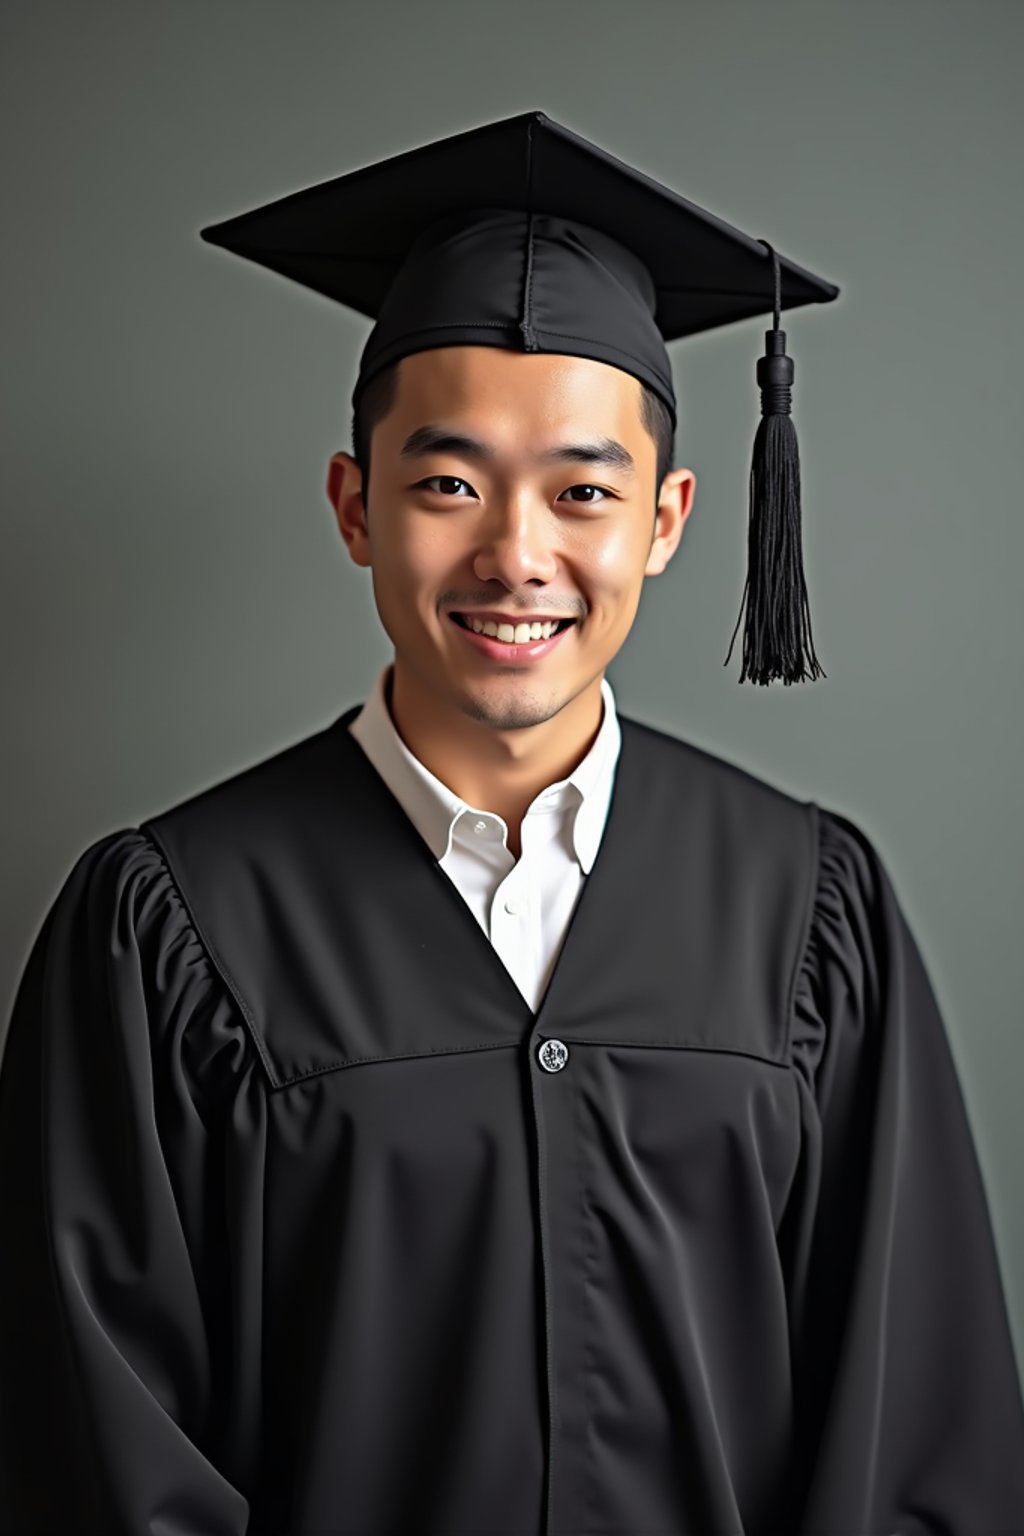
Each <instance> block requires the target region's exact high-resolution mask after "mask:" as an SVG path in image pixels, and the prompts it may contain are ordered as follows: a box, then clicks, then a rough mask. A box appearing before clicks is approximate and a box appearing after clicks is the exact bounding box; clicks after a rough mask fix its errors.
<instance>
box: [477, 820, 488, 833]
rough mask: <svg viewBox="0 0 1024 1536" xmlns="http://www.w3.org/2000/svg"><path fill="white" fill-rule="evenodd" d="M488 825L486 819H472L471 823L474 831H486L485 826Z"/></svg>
mask: <svg viewBox="0 0 1024 1536" xmlns="http://www.w3.org/2000/svg"><path fill="white" fill-rule="evenodd" d="M489 826H490V822H487V821H474V823H473V831H474V832H486V831H487V828H488V827H489Z"/></svg>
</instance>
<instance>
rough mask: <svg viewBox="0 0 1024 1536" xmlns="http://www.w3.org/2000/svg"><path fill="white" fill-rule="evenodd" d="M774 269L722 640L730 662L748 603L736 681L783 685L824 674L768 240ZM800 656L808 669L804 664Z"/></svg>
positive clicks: (789, 379) (788, 366)
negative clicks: (736, 573)
mask: <svg viewBox="0 0 1024 1536" xmlns="http://www.w3.org/2000/svg"><path fill="white" fill-rule="evenodd" d="M761 244H762V245H764V246H767V248H768V251H769V253H770V254H771V258H772V262H773V266H774V274H775V315H774V322H775V323H774V328H773V329H772V330H770V331H766V332H765V337H764V340H765V356H764V357H761V358H759V359H758V363H757V382H758V385H759V386H760V390H761V420H760V421H759V423H758V426H757V432H756V434H755V437H754V452H753V458H752V461H751V466H750V515H749V520H748V525H747V580H746V583H745V585H744V588H743V598H742V599H741V601H740V617H739V618H737V620H736V629H734V630H733V632H732V640H730V642H729V655H728V656H727V657H726V658H725V662H724V665H725V666H728V665H729V657H731V656H732V647H733V641H735V639H736V630H738V629H739V626H740V618H742V616H743V604H744V602H746V601H747V598H748V596H749V602H748V603H747V622H746V625H745V627H744V631H743V669H742V671H741V672H740V679H739V680H740V682H741V683H742V682H743V680H744V678H745V677H749V678H750V680H751V682H753V683H760V684H762V685H767V684H768V683H770V682H771V681H772V679H773V678H781V680H782V681H783V682H784V683H785V684H786V685H787V687H788V685H789V684H790V683H798V682H801V681H802V680H803V679H804V678H806V679H808V681H811V682H813V680H814V679H815V678H816V677H826V676H827V673H826V672H825V671H824V669H823V668H822V667H821V665H820V664H819V662H818V658H817V657H816V656H815V654H814V641H813V639H812V637H811V614H810V607H809V605H808V601H807V584H806V582H805V580H804V567H803V552H802V550H801V544H800V455H799V451H798V448H797V440H796V428H795V427H794V426H793V420H792V417H791V415H790V409H791V399H792V384H793V359H792V358H791V357H787V356H786V333H785V331H781V330H780V329H779V311H780V308H781V302H780V300H781V292H780V290H781V281H780V275H779V258H778V256H777V255H776V253H775V251H774V250H773V249H772V247H771V246H770V245H768V242H767V240H762V241H761ZM805 649H806V659H807V660H808V661H809V662H810V670H809V671H808V670H806V669H805V666H804V662H805Z"/></svg>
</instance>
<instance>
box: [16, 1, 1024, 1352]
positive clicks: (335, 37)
mask: <svg viewBox="0 0 1024 1536" xmlns="http://www.w3.org/2000/svg"><path fill="white" fill-rule="evenodd" d="M2 30H3V37H2V39H0V44H2V52H3V57H4V66H3V73H4V78H3V81H2V87H3V90H2V101H3V108H2V111H3V119H4V121H3V130H4V131H3V134H2V144H3V151H2V152H3V155H4V182H3V188H4V215H5V228H6V233H5V238H4V241H3V246H2V263H3V269H4V270H3V295H4V300H5V314H4V354H5V357H4V361H5V366H4V368H3V389H4V410H3V417H2V432H3V445H2V446H3V457H2V463H3V505H4V521H3V529H4V545H5V548H4V560H3V576H2V590H0V623H2V637H0V638H2V651H0V654H2V665H3V673H4V675H3V687H4V695H3V723H4V732H3V738H4V739H3V745H2V750H3V775H4V787H5V790H6V793H5V794H4V795H3V796H2V797H0V805H2V815H3V823H4V825H3V829H2V830H3V838H4V856H3V868H4V879H3V901H4V903H5V906H4V911H3V916H2V921H3V932H4V948H3V961H2V964H3V976H2V978H0V983H2V988H0V989H2V991H3V993H4V1003H5V1007H4V1011H3V1021H4V1023H5V1024H6V1020H7V1017H8V1011H9V1004H10V1002H11V1001H12V1000H13V993H14V988H15V984H16V980H17V977H18V974H19V973H20V969H21V966H22V964H23V962H24V959H25V956H26V955H27V952H28V948H29V944H30V942H31V940H32V938H33V937H34V934H35V932H36V930H37V928H38V926H39V924H40V922H41V921H42V916H43V913H44V911H45V909H46V907H47V905H48V904H49V903H50V901H51V900H52V899H53V897H54V896H55V895H56V892H57V890H58V889H59V887H60V885H61V884H62V883H63V880H64V878H65V877H66V875H67V873H68V871H69V869H70V866H71V864H72V862H73V861H74V859H75V858H76V857H77V856H78V854H79V853H80V852H81V851H82V850H83V849H84V848H85V846H86V845H87V844H88V843H91V842H92V841H93V840H94V839H96V838H98V837H99V836H101V835H102V834H104V833H105V832H107V831H110V830H113V829H115V828H117V827H120V826H125V825H133V824H136V823H137V822H138V821H139V820H140V819H141V818H143V817H144V816H146V815H150V814H154V813H155V812H156V811H158V810H159V809H161V808H163V807H164V806H166V805H169V804H171V803H173V802H174V801H175V800H177V799H179V798H183V797H184V796H185V795H187V794H189V793H192V792H194V791H197V790H199V789H201V788H203V787H204V786H206V785H208V784H211V783H213V782H215V781H216V780H218V779H220V778H222V777H224V776H226V775H228V774H229V773H232V772H234V771H237V770H239V769H241V768H242V767H244V766H246V765H248V764H250V763H254V762H256V761H258V760H259V759H261V758H263V757H265V756H268V755H269V754H270V753H272V752H274V751H276V750H278V749H279V748H281V747H283V746H285V745H287V744H289V743H290V742H292V741H295V740H298V739H299V738H300V737H303V736H305V735H308V734H310V733H311V732H313V731H315V730H318V729H320V728H321V727H322V726H323V725H326V724H327V723H328V722H329V721H330V720H332V719H334V718H335V717H336V716H337V715H338V714H340V713H341V712H342V710H344V709H345V708H347V707H349V706H350V705H351V704H354V703H356V702H358V701H360V700H362V699H363V698H365V697H366V693H367V691H368V688H369V686H370V684H371V682H372V680H373V678H374V676H375V674H376V671H377V669H378V668H379V667H380V666H381V665H383V663H384V662H385V661H386V660H387V659H388V658H389V656H390V654H391V651H390V645H389V643H388V641H387V637H386V636H385V634H384V631H383V629H382V628H381V626H380V623H379V620H378V619H377V615H376V610H375V608H374V606H373V599H372V591H371V587H370V578H369V572H367V571H361V570H358V569H357V568H356V567H355V566H354V565H353V564H352V563H351V562H350V560H349V558H348V555H347V553H346V551H345V548H344V545H343V543H342V540H341V538H340V536H339V534H338V531H337V527H336V524H335V522H334V518H333V514H332V512H331V509H330V507H329V505H328V502H327V500H326V496H325V494H324V480H325V475H326V466H327V459H328V456H329V455H330V453H331V452H332V451H333V450H335V449H337V448H345V449H349V448H350V446H351V444H350V437H349V424H350V405H349V398H350V393H351V387H352V383H353V382H354V378H355V369H356V364H357V359H358V353H359V349H360V348H361V346H362V343H363V341H364V339H365V337H366V334H367V332H368V329H369V324H368V322H367V321H365V320H363V319H362V318H360V317H358V316H355V315H352V314H349V313H347V312H343V311H342V310H341V309H339V308H338V307H337V306H334V305H332V304H331V303H329V302H328V301H327V300H325V299H322V298H319V297H317V296H315V295H312V294H310V293H308V292H306V291H305V290H303V289H301V288H300V287H298V286H297V285H295V284H292V283H288V282H286V281H285V280H284V279H281V278H275V277H272V276H271V275H270V274H267V273H264V272H262V271H261V270H260V269H258V268H256V267H254V266H251V265H249V264H247V263H244V262H241V261H239V260H238V259H237V258H234V257H231V256H229V255H228V254H227V253H225V252H222V251H218V250H215V249H213V248H212V247H210V246H207V245H205V244H204V243H203V242H201V241H200V240H199V238H198V236H197V230H198V229H199V227H200V226H201V225H204V224H206V223H208V222H212V221H215V220H219V219H222V218H225V217H227V216H228V215H230V214H232V213H235V212H240V211H242V210H243V209H246V208H249V207H252V206H254V205H256V204H258V203H262V202H265V201H268V200H270V199H271V198H274V197H277V196H280V195H283V194H284V193H286V192H288V191H291V190H293V189H294V188H296V187H299V186H303V185H307V184H309V183H312V182H316V181H320V180H326V179H327V178H329V177H331V176H335V175H338V174H341V173H342V172H344V171H347V170H350V169H352V168H354V167H355V166H357V165H361V164H364V163H367V162H369V161H372V160H376V159H379V158H382V157H383V156H385V155H389V154H392V153H396V152H398V151H400V150H402V149H404V148H408V147H410V146H412V145H414V144H418V143H423V142H426V141H428V140H430V139H434V138H438V137H441V136H443V135H445V134H448V133H452V132H456V131H458V130H460V129H463V128H468V127H472V126H475V125H476V124H478V123H481V122H484V121H487V120H490V119H493V118H497V117H504V116H510V115H512V114H513V113H516V112H521V111H526V110H529V109H532V108H541V109H543V110H544V111H546V112H547V113H549V114H550V115H551V116H552V117H554V118H556V119H557V120H558V121H560V122H562V123H564V124H566V125H567V126H568V127H570V128H572V129H574V130H575V131H576V132H579V133H581V134H583V135H584V136H586V137H587V138H590V139H593V140H594V141H595V142H597V143H599V144H601V145H602V146H603V147H604V148H606V149H608V150H609V151H610V152H611V153H613V154H615V155H616V156H618V157H619V158H620V159H623V160H626V161H628V162H630V163H631V164H633V165H636V166H638V167H640V168H641V169H643V170H644V171H645V172H646V173H647V174H649V175H651V176H654V177H655V178H656V179H658V180H660V181H663V182H665V183H667V184H668V185H670V186H672V187H674V188H675V189H676V190H677V191H679V192H681V193H683V195H685V196H687V197H689V198H691V199H692V200H693V201H695V202H697V203H699V204H701V205H702V206H704V207H706V208H709V209H710V210H712V211H713V212H714V213H716V214H718V215H719V216H720V217H722V218H724V219H726V220H728V221H729V222H731V223H734V224H736V225H738V226H739V227H740V228H742V229H744V230H746V231H747V232H749V233H750V234H752V235H756V236H763V237H764V238H766V239H768V240H770V241H771V242H772V243H773V244H775V245H777V246H778V247H779V249H780V250H782V251H784V252H785V253H786V254H787V255H789V256H791V257H792V258H793V259H794V260H796V261H798V262H800V263H801V264H802V265H804V266H807V267H809V268H811V270H813V271H815V272H818V273H820V274H821V275H823V276H825V277H827V278H829V279H830V280H832V281H834V282H836V283H838V284H839V285H840V287H841V289H842V293H841V295H840V297H839V299H837V300H836V301H835V302H834V303H832V304H830V305H823V306H811V307H809V308H807V309H801V310H797V311H794V312H793V314H792V315H790V316H787V317H786V318H785V319H784V322H783V323H784V325H785V328H786V330H787V332H788V334H789V339H790V350H791V352H792V354H793V356H794V358H795V360H796V370H797V371H796V390H795V396H794V420H795V422H796V425H797V429H798V433H799V438H800V446H801V456H802V466H803V481H804V552H805V566H806V570H807V577H808V584H809V589H810V598H811V613H812V620H813V625H814V638H815V643H816V647H817V651H818V655H819V658H820V659H821V662H822V664H823V665H824V667H825V670H826V672H827V673H828V678H827V679H826V680H824V681H819V682H816V683H813V684H804V685H800V686H795V687H792V688H783V687H782V686H780V685H773V686H772V687H771V688H769V689H754V688H751V687H750V685H749V684H744V685H743V686H742V687H740V686H738V684H737V678H738V675H739V648H740V641H739V638H737V642H736V647H735V649H734V651H733V658H732V661H731V663H730V665H729V668H728V669H726V668H724V667H723V661H724V658H725V653H726V650H727V648H728V643H729V637H730V635H731V633H732V628H733V624H734V622H735V619H736V615H737V613H738V610H739V601H740V596H741V592H742V586H743V577H744V573H745V560H746V554H745V540H746V519H747V474H748V469H749V457H750V447H751V442H752V438H753V431H754V427H755V425H756V420H757V408H758V407H757V394H756V388H755V384H754V368H755V362H756V359H757V357H758V355H759V353H760V350H761V340H762V335H763V331H764V329H765V324H770V317H766V321H764V322H762V321H760V320H750V321H744V322H742V323H740V324H737V325H733V326H730V327H728V328H725V329H723V330H721V331H719V332H716V333H713V334H712V335H711V336H709V337H702V338H699V339H691V340H688V341H683V342H679V343H674V344H673V345H672V346H671V348H670V353H671V356H672V359H673V365H674V368H675V376H676V388H677V393H678V396H679V401H680V408H681V420H680V428H679V432H678V435H677V453H676V463H677V464H688V465H690V467H691V468H693V469H694V470H695V471H696V473H697V476H698V485H697V498H696V502H695V507H694V511H693V514H692V516H691V518H690V520H689V522H688V524H687V527H686V532H685V536H684V539H683V542H682V544H681V546H680V548H679V551H678V553H677V555H676V557H675V559H674V561H673V562H672V564H671V565H670V566H669V568H668V570H667V571H666V572H665V573H664V574H663V575H662V576H660V577H659V578H657V579H656V580H652V581H649V582H648V583H647V585H646V588H645V591H644V596H643V600H642V603H641V607H640V612H639V614H638V617H637V622H636V625H635V627H634V630H633V632H632V634H631V636H630V638H629V640H628V641H627V643H626V645H625V647H624V648H623V650H622V652H621V653H620V654H619V656H618V657H617V658H616V660H615V662H614V663H613V665H612V667H611V668H610V669H609V673H608V676H609V679H610V681H611V682H612V685H613V686H614V688H615V690H616V695H617V699H618V702H619V706H620V708H621V710H622V711H623V712H624V713H626V714H628V715H630V716H632V717H635V718H639V719H641V720H645V721H648V722H650V723H651V724H654V725H657V726H659V727H661V728H663V729H667V730H669V731H672V732H674V733H675V734H678V735H681V736H685V737H686V738H687V739H689V740H691V741H694V742H696V743H698V744H699V745H701V746H704V747H706V748H708V749H710V750H712V751H714V752H717V753H719V754H720V755H722V756H725V757H728V758H731V759H732V760H734V761H736V762H738V763H740V764H742V765H743V766H745V767H747V768H749V769H750V770H752V771H753V772H755V773H758V774H759V775H761V776H762V777H765V778H767V779H769V780H770V781H772V782H773V783H775V784H777V785H779V786H780V787H782V788H784V789H786V790H788V791H790V792H792V793H793V794H796V795H799V796H801V797H805V798H814V799H816V800H818V801H819V803H821V804H823V805H826V806H828V807H830V808H833V809H836V810H839V811H841V812H843V813H844V814H846V815H849V816H852V817H853V818H854V819H855V820H857V821H859V822H860V823H861V825H862V826H863V827H864V829H865V830H866V831H867V832H868V834H869V835H870V836H871V837H872V838H873V840H874V841H875V843H876V845H877V846H878V848H879V849H880V851H881V853H882V855H883V858H884V859H885V861H886V865H887V868H888V870H889V872H890V876H891V878H892V880H893V883H894V885H895V888H896V891H897V894H898V896H899V897H900V899H901V902H902V904H903V906H904V909H905V911H906V913H907V916H908V918H909V920H910V923H911V926H912V928H913V929H914V932H915V935H916V937H917V939H918V943H919V945H920V947H921V950H922V953H923V955H924V958H925V962H926V964H927V966H928V969H929V972H930V974H931V977H932V980H933V984H934V986H935V989H936V992H937V994H938V997H939V1000H940V1004H941V1006H942V1008H943V1013H944V1016H945V1019H946V1023H947V1029H948V1033H949V1037H950V1041H951V1045H952V1048H953V1052H954V1056H955V1058H956V1060H957V1063H958V1065H959V1068H960V1071H961V1077H962V1081H963V1086H964V1093H965V1098H966V1101H967V1104H968V1109H969V1114H970V1118H971V1121H972V1125H973V1127H974V1130H975V1136H976V1140H977V1144H978V1151H979V1157H980V1161H981V1164H982V1171H983V1175H984V1178H985V1182H986V1186H987V1188H988V1191H989V1198H990V1203H991V1208H992V1213H993V1222H994V1226H995V1229H996V1239H997V1245H998V1248H999V1253H1000V1258H1001V1262H1002V1266H1003V1272H1004V1277H1005V1279H1006V1285H1007V1294H1008V1301H1009V1304H1010V1311H1011V1322H1012V1325H1013V1328H1014V1333H1015V1343H1016V1346H1017V1352H1018V1360H1020V1359H1022V1358H1024V1209H1022V1207H1021V1204H1020V1202H1019V1200H1018V1199H1016V1198H1015V1194H1016V1191H1015V1187H1014V1174H1015V1172H1017V1171H1018V1170H1019V1167H1020V1163H1021V1141H1022V1134H1024V1132H1022V1117H1021V1113H1020V1093H1021V1088H1020V1085H1021V1081H1022V1077H1024V1042H1022V1031H1021V1005H1020V994H1021V983H1020V954H1021V948H1022V935H1021V912H1022V902H1021V885H1022V881H1021V862H1022V860H1021V855H1022V846H1021V833H1020V826H1019V819H1018V807H1019V794H1018V793H1017V792H1016V791H1015V790H1014V785H1015V784H1018V783H1019V772H1020V770H1019V764H1020V758H1021V744H1022V742H1021V737H1022V730H1021V711H1020V694H1019V681H1018V679H1019V672H1020V662H1021V645H1020V624H1019V618H1018V606H1017V605H1018V601H1019V584H1020V572H1021V569H1022V565H1024V518H1022V515H1021V497H1020V478H1019V473H1018V469H1019V463H1020V440H1021V424H1022V412H1021V406H1022V385H1021V356H1022V346H1021V343H1022V340H1024V338H1022V335H1021V332H1022V325H1021V319H1020V311H1021V304H1020V291H1021V290H1020V276H1019V272H1020V261H1021V257H1020V252H1021V249H1022V236H1024V228H1022V225H1024V218H1022V211H1021V198H1020V194H1019V186H1020V180H1019V177H1020V159H1021V149H1022V145H1024V140H1022V133H1021V129H1022V116H1024V114H1022V110H1021V104H1020V103H1021V95H1020V91H1019V83H1020V82H1019V78H1018V77H1019V62H1020V59H1021V57H1022V44H1024V7H1022V6H1020V5H1018V4H1016V3H1014V0H1007V3H1005V4H1000V3H996V0H970V3H968V0H961V3H959V4H953V3H950V0H945V3H943V0H933V3H926V0H887V3H880V0H875V3H871V4H864V3H858V4H852V3H851V4H843V5H840V4H835V3H822V0H815V3H813V4H812V3H798V0H776V3H774V4H772V5H766V4H764V3H763V0H706V3H699V4H694V3H679V0H677V3H672V4H670V3H667V0H665V3H661V0H629V4H626V3H625V0H617V3H614V4H610V3H606V0H572V3H558V0H543V3H534V0H518V3H517V4H515V5H502V6H499V5H497V4H490V3H487V0H472V3H468V0H466V3H456V0H431V3H430V4H419V3H418V4H411V3H406V4H396V3H393V0H373V3H372V4H368V3H364V4H359V5H351V4H348V5H342V4H328V3H320V4H284V3H277V4H265V3H245V4H242V3H199V0H192V3H183V0H176V3H175V4H174V5H158V4H156V3H155V0H154V3H136V4H128V3H124V4H113V3H97V0H91V3H89V4H87V5H79V4H73V3H70V0H69V3H67V4H64V5H59V4H52V3H51V4H47V3H42V0H34V3H31V4H28V3H12V0H7V3H6V4H5V6H4V10H3V20H2ZM1004 301H1006V302H1004Z"/></svg>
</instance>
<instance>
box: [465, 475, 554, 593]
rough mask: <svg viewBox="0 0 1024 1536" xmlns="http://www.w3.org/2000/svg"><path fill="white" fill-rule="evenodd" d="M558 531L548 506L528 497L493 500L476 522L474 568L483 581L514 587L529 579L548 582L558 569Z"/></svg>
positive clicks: (513, 588)
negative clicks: (556, 548)
mask: <svg viewBox="0 0 1024 1536" xmlns="http://www.w3.org/2000/svg"><path fill="white" fill-rule="evenodd" d="M557 534H558V530H557V527H556V524H555V519H554V518H553V516H552V513H551V509H550V508H549V507H548V506H546V505H542V504H540V505H539V504H537V503H536V502H533V501H530V500H529V499H528V498H527V497H525V496H523V497H518V498H513V497H508V498H507V499H505V500H504V501H499V502H496V503H495V502H492V503H491V505H490V506H489V507H488V508H487V509H486V512H485V514H484V516H483V517H482V519H481V522H480V525H479V532H478V535H477V544H476V549H475V551H474V555H473V570H474V573H475V574H476V575H477V576H478V577H479V578H480V580H481V581H482V582H486V581H500V582H502V583H503V584H504V585H505V586H506V587H508V588H510V589H512V590H515V589H516V588H518V587H521V586H523V585H524V584H525V583H526V582H528V581H544V582H547V581H550V580H551V579H552V577H553V576H555V575H556V573H557V571H558V561H557V558H556V553H555V540H556V539H557Z"/></svg>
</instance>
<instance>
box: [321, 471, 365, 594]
mask: <svg viewBox="0 0 1024 1536" xmlns="http://www.w3.org/2000/svg"><path fill="white" fill-rule="evenodd" d="M327 500H328V501H329V502H330V504H331V506H332V507H333V508H334V515H335V517H336V518H337V521H338V528H339V529H340V531H341V536H342V538H343V539H344V540H345V543H346V544H347V546H348V552H349V554H350V555H351V556H352V559H353V560H354V561H355V563H356V565H362V566H368V565H370V564H371V563H372V561H371V557H370V535H369V531H368V529H367V526H366V508H365V507H364V505H363V472H362V470H361V469H360V468H359V465H358V464H357V463H356V461H355V459H354V458H353V457H352V455H351V454H350V453H344V452H341V451H339V452H338V453H332V454H331V457H330V459H329V461H328V464H327Z"/></svg>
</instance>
